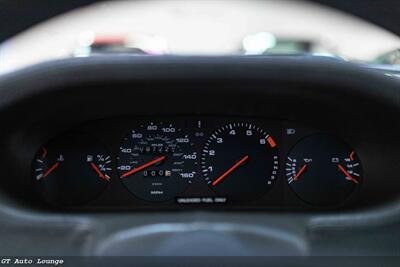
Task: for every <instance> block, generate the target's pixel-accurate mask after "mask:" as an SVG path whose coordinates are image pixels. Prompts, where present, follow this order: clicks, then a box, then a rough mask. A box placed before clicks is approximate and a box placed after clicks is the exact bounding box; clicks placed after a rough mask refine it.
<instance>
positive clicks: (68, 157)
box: [32, 116, 362, 210]
mask: <svg viewBox="0 0 400 267" xmlns="http://www.w3.org/2000/svg"><path fill="white" fill-rule="evenodd" d="M32 172H33V173H32V180H33V181H34V185H35V189H36V192H37V194H38V196H39V197H40V198H42V199H43V200H44V201H45V202H47V203H48V204H50V205H52V206H56V207H57V206H58V207H64V208H74V209H80V210H84V209H146V208H147V209H149V208H158V209H163V208H168V209H171V208H172V209H173V208H175V209H180V208H224V209H226V208H236V209H251V210H254V209H279V210H313V209H335V208H336V209H337V208H339V207H342V208H343V207H350V206H351V205H354V204H355V203H357V193H358V191H359V190H360V189H361V188H362V167H361V162H360V159H359V158H358V156H357V153H356V151H355V150H354V149H353V148H352V147H351V146H349V145H348V144H347V143H346V141H345V140H343V139H340V138H339V137H336V136H334V135H333V134H329V133H323V132H321V131H319V130H318V129H313V128H310V127H305V126H304V125H302V124H301V123H296V122H291V121H286V120H273V119H264V118H254V117H216V116H205V117H204V116H203V117H201V116H194V117H193V116H173V117H159V116H151V117H145V118H135V117H133V118H119V119H105V120H99V121H95V122H90V123H86V124H84V125H80V126H79V127H76V128H74V129H71V130H69V131H68V132H66V133H62V134H61V135H60V136H57V137H55V138H52V139H51V140H50V141H49V142H47V143H46V144H43V145H42V146H41V147H40V148H38V152H37V153H36V156H35V158H34V160H33V164H32Z"/></svg>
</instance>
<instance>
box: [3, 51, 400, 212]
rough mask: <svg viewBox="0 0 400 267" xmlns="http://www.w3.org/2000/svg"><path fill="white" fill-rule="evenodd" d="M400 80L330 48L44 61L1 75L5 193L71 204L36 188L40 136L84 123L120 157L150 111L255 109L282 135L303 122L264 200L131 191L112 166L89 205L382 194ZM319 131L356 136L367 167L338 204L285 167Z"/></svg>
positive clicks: (392, 176)
mask: <svg viewBox="0 0 400 267" xmlns="http://www.w3.org/2000/svg"><path fill="white" fill-rule="evenodd" d="M398 84H399V82H398V81H397V80H396V79H395V78H393V77H386V76H385V75H383V74H382V73H377V72H374V71H372V70H366V69H363V68H361V67H359V66H355V65H351V64H348V63H345V62H340V61H336V60H331V59H324V58H296V57H282V58H280V57H267V58H264V57H246V58H244V57H224V58H218V57H216V58H214V57H205V58H200V57H199V58H196V57H189V58H186V57H136V56H132V57H130V56H127V57H119V56H100V57H93V58H82V59H79V58H76V59H70V60H65V61H59V62H50V63H44V64H42V65H38V66H34V67H31V68H28V69H25V70H22V71H19V72H15V73H12V74H9V75H6V76H4V77H3V78H2V79H1V81H0V88H1V89H2V92H3V94H4V97H2V98H1V100H0V106H1V110H0V111H1V113H0V119H1V121H2V122H3V125H7V130H6V131H2V132H1V137H2V138H1V140H2V141H1V147H2V148H3V149H2V151H3V153H2V158H1V161H0V164H1V167H2V168H3V169H6V170H7V179H2V180H1V188H2V190H3V192H4V194H3V197H4V198H6V199H8V201H11V203H15V204H19V205H23V206H26V207H33V208H39V209H42V208H45V209H50V210H54V209H56V210H62V208H60V207H50V206H49V205H46V204H45V203H44V202H43V201H42V199H40V197H38V194H37V190H34V188H35V185H34V180H33V179H32V161H33V159H34V156H35V154H36V153H37V151H38V149H39V148H40V147H41V146H43V145H44V144H46V143H47V142H48V141H49V140H51V139H52V138H55V137H57V136H59V135H62V134H63V133H66V132H69V131H71V130H78V129H82V128H84V129H85V130H88V131H89V132H91V133H92V134H95V135H97V138H99V139H101V140H102V142H104V143H105V146H106V147H107V148H108V149H109V150H110V151H111V154H113V158H114V159H113V160H114V163H115V158H116V157H117V154H116V151H117V150H116V147H117V146H118V143H119V142H121V138H122V136H123V135H124V134H126V131H127V130H129V129H130V128H132V127H130V125H131V124H132V125H133V124H135V121H136V122H137V121H138V120H139V121H140V118H143V117H145V118H151V119H155V120H157V119H159V118H165V117H170V118H171V117H176V118H181V119H184V120H187V121H190V118H223V121H220V123H219V124H218V125H220V124H221V123H223V122H225V121H226V120H228V121H235V119H239V118H240V119H241V120H243V118H247V119H250V120H252V119H255V118H256V119H257V120H258V119H259V120H261V121H263V127H266V128H268V124H269V123H268V122H270V121H275V122H276V121H277V122H279V123H280V124H281V126H280V127H278V128H277V131H279V134H281V135H283V133H284V131H285V129H296V130H297V132H298V133H299V134H300V135H299V136H298V137H297V138H292V137H289V138H286V139H285V141H283V142H282V149H281V150H280V153H281V155H280V157H281V159H280V167H281V171H280V175H279V179H278V181H277V183H276V185H275V186H274V187H273V189H271V192H268V193H266V194H265V199H264V200H263V201H261V202H258V203H257V202H256V203H254V202H253V203H246V204H243V203H241V204H232V205H231V204H227V205H194V206H192V205H189V206H186V205H177V204H176V203H173V202H171V203H167V202H166V203H152V202H143V201H140V200H138V199H135V198H134V197H132V195H130V194H129V193H128V192H127V191H126V190H125V191H122V190H123V189H124V188H123V187H122V186H121V183H120V181H119V180H118V177H117V176H115V174H114V177H113V178H114V179H112V180H113V183H115V187H114V189H110V190H109V191H107V192H108V193H106V194H105V195H104V196H103V198H102V197H100V198H98V199H97V200H96V201H95V202H92V203H90V204H88V205H83V206H80V207H79V209H80V210H84V211H93V210H94V211H96V210H102V211H117V210H121V209H122V210H143V209H152V210H153V209H156V210H158V209H160V210H163V209H167V210H171V209H181V208H184V209H188V208H189V209H203V210H204V209H212V208H214V207H215V208H218V209H236V210H247V209H248V210H255V209H258V210H287V211H311V212H313V211H317V212H318V211H335V210H353V209H359V208H369V207H373V206H378V205H383V204H385V203H389V202H390V201H394V200H395V199H396V198H397V197H398V192H397V189H396V188H397V186H398V185H399V181H398V179H396V173H398V172H399V171H400V165H399V164H397V162H398V156H397V148H398V147H399V145H400V142H399V141H398V138H397V136H398V134H399V133H400V129H399V127H398V126H397V114H398V108H399V103H398V101H397V99H398V89H397V88H398ZM372 107H373V108H372ZM124 120H125V121H124ZM121 121H123V122H121ZM121 125H122V126H123V127H121ZM216 125H217V124H216ZM216 125H215V126H216ZM118 128H123V129H122V130H117V129H118ZM207 130H208V131H212V130H215V127H210V129H207ZM316 133H325V134H329V135H332V136H335V137H337V138H339V139H340V140H343V141H344V142H345V143H347V144H349V145H350V146H351V148H353V149H354V150H355V151H356V152H357V155H358V157H359V159H360V161H361V162H362V167H363V179H362V184H361V185H360V187H359V189H357V190H356V192H354V194H352V195H351V197H350V198H349V199H348V201H346V202H345V203H340V205H334V206H333V207H328V208H327V207H322V208H321V207H314V206H312V205H307V204H305V203H304V202H303V201H301V200H299V198H298V197H296V195H295V194H293V192H292V191H290V189H289V188H288V187H287V184H286V178H285V177H284V174H283V173H282V166H283V165H284V164H285V163H284V159H285V157H286V156H287V153H288V152H289V150H290V148H291V147H293V145H294V144H295V143H296V142H298V140H299V138H301V137H305V136H309V135H312V134H316ZM388 140H390V142H388ZM204 141H205V140H204ZM108 142H110V143H108ZM115 166H116V164H114V168H115ZM195 180H197V181H198V182H200V181H203V178H201V177H196V179H195ZM117 184H118V185H117ZM118 188H119V189H118ZM201 195H202V194H201ZM204 195H206V196H207V193H206V192H205V193H204ZM75 210H76V209H75Z"/></svg>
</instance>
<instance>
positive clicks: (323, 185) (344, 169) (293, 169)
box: [285, 134, 362, 206]
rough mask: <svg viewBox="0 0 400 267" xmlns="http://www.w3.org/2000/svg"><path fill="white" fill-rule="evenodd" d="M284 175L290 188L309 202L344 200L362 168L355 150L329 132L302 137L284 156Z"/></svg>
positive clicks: (320, 204)
mask: <svg viewBox="0 0 400 267" xmlns="http://www.w3.org/2000/svg"><path fill="white" fill-rule="evenodd" d="M285 167H286V168H285V171H286V177H287V182H288V184H289V186H290V187H291V188H292V190H293V191H294V192H295V193H296V194H297V195H298V196H299V197H300V198H301V199H302V200H304V201H305V202H307V203H309V204H312V205H319V206H330V205H338V204H341V203H342V202H344V201H345V200H346V199H348V198H349V196H350V195H351V194H352V193H353V192H354V190H355V189H356V188H357V187H358V186H360V184H361V182H362V169H361V163H360V160H359V158H358V156H357V154H356V152H355V151H354V150H353V149H351V148H350V147H349V146H348V145H347V144H345V143H344V142H342V141H340V140H338V139H337V138H334V137H332V136H329V135H324V134H320V135H313V136H309V137H306V138H304V139H302V140H301V141H300V142H299V143H297V144H296V145H295V146H294V148H293V149H292V150H291V151H290V153H289V155H288V156H287V159H286V166H285Z"/></svg>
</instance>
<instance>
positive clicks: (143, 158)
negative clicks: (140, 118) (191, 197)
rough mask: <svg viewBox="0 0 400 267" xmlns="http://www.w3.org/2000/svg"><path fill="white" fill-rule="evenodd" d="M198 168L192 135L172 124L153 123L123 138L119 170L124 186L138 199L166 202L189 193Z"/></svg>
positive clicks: (144, 125)
mask: <svg viewBox="0 0 400 267" xmlns="http://www.w3.org/2000/svg"><path fill="white" fill-rule="evenodd" d="M196 165H197V154H196V152H195V151H194V149H193V143H192V142H191V140H190V138H189V135H186V134H182V131H181V129H178V128H176V127H175V126H174V125H172V124H171V123H164V122H158V123H153V122H150V123H148V124H143V125H141V126H140V127H139V128H138V129H135V130H132V131H131V132H130V133H129V134H128V135H127V136H126V137H125V138H124V140H123V143H122V145H121V147H120V152H119V156H118V167H117V169H118V171H119V176H120V178H121V181H122V183H123V184H124V185H125V186H126V188H127V189H128V190H129V191H130V192H131V193H133V194H134V195H135V196H137V197H138V198H141V199H143V200H147V201H166V200H170V199H173V198H174V197H176V196H177V195H178V194H180V193H182V192H183V191H185V190H186V188H187V187H188V185H189V184H190V183H191V182H192V179H193V178H194V176H195V174H196V171H195V166H196Z"/></svg>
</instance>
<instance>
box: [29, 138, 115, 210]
mask: <svg viewBox="0 0 400 267" xmlns="http://www.w3.org/2000/svg"><path fill="white" fill-rule="evenodd" d="M111 166H112V163H111V157H110V155H109V154H108V153H107V151H106V150H105V149H104V148H103V147H101V146H100V145H99V144H98V143H97V142H96V141H95V140H93V138H92V137H91V136H89V135H86V134H80V133H79V134H68V135H63V136H61V137H58V138H56V139H54V140H52V141H50V142H49V143H48V144H47V145H45V146H43V147H41V148H40V149H39V151H38V152H37V154H36V156H35V159H34V162H33V178H34V180H35V183H36V184H37V186H38V190H39V192H40V194H41V195H42V196H43V198H44V199H46V200H47V201H48V202H50V203H53V204H56V205H63V206H71V205H78V204H84V203H87V202H89V201H91V200H93V199H94V198H96V197H97V196H98V195H99V194H100V193H101V192H103V190H104V189H105V187H106V186H107V184H108V182H109V180H110V176H111V171H112V167H111Z"/></svg>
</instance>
